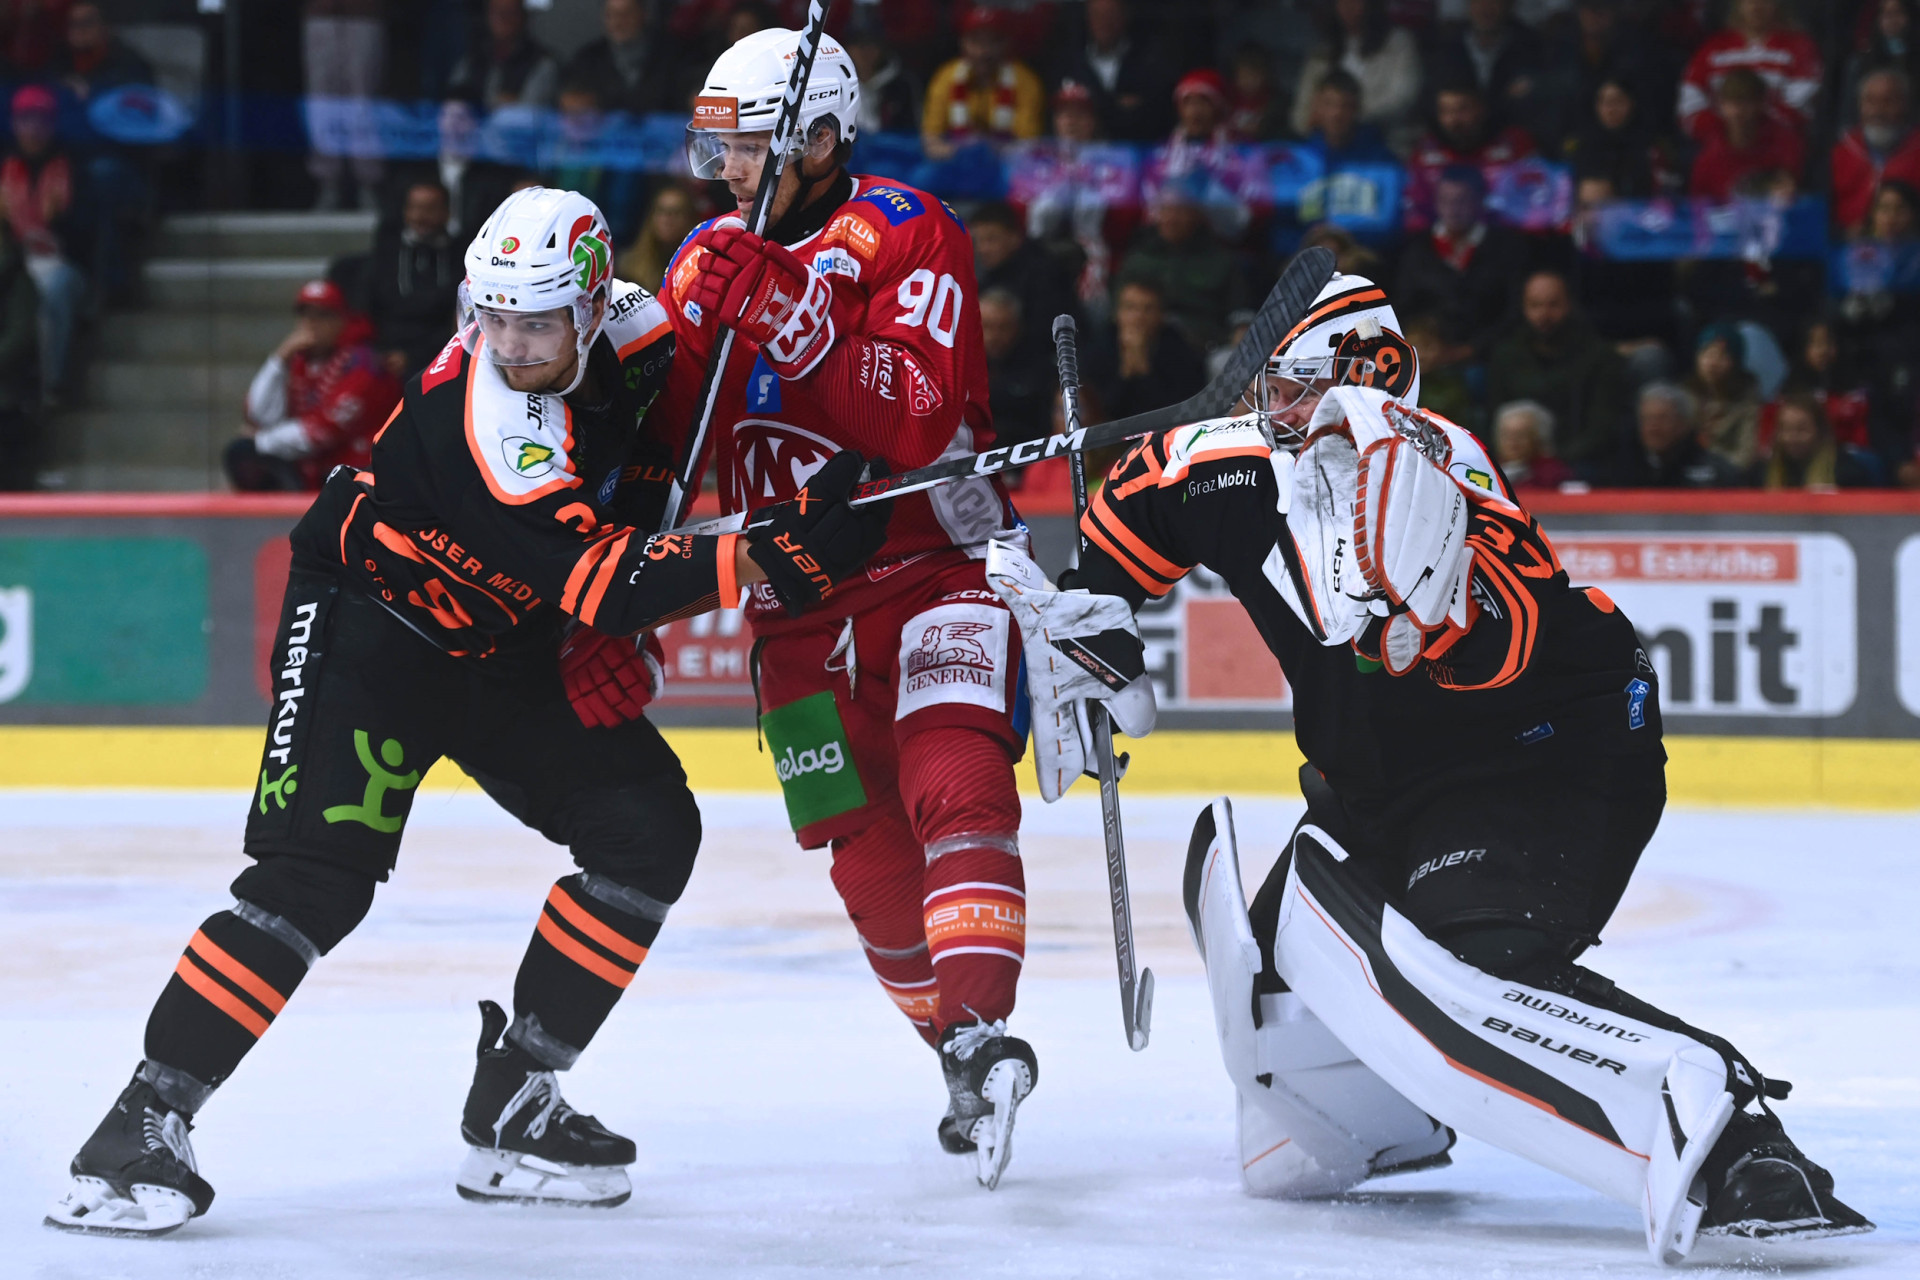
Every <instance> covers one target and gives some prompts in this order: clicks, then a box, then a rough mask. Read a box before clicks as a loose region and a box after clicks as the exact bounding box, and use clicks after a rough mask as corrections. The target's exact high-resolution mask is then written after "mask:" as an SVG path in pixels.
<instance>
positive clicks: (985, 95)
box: [920, 8, 1047, 160]
mask: <svg viewBox="0 0 1920 1280" xmlns="http://www.w3.org/2000/svg"><path fill="white" fill-rule="evenodd" d="M1046 100H1047V95H1046V91H1045V89H1043V88H1042V87H1041V84H1040V77H1039V76H1037V75H1035V74H1034V73H1033V70H1032V68H1030V67H1028V66H1027V65H1026V64H1025V63H1024V62H1021V61H1019V60H1018V59H1015V58H1010V57H1008V56H1007V41H1006V36H1005V35H1004V34H1003V33H1002V32H1001V30H1000V17H999V14H998V13H996V12H995V11H994V10H992V9H987V8H974V9H969V10H968V11H967V16H966V17H965V18H964V19H962V20H961V23H960V56H959V57H957V58H955V59H954V60H953V61H951V62H949V63H947V64H946V65H945V66H943V67H941V68H940V69H939V70H938V71H936V72H934V73H933V83H931V84H929V85H928V86H927V107H926V111H925V112H924V113H923V114H922V115H921V117H920V140H921V144H922V145H923V146H924V147H925V148H926V151H927V154H928V155H929V156H931V157H932V158H933V159H935V160H946V159H949V158H951V157H952V155H953V154H954V152H955V151H957V150H959V148H960V147H961V146H963V145H964V144H966V143H968V142H974V141H982V140H988V141H1006V140H1008V139H1011V138H1037V137H1039V136H1040V132H1041V130H1042V129H1043V128H1044V127H1045V112H1046Z"/></svg>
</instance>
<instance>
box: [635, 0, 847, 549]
mask: <svg viewBox="0 0 1920 1280" xmlns="http://www.w3.org/2000/svg"><path fill="white" fill-rule="evenodd" d="M827 4H828V0H812V3H811V4H810V5H809V6H808V7H807V29H806V30H805V31H804V32H802V33H801V36H800V56H799V57H797V58H795V59H794V61H793V74H792V75H791V76H789V77H788V78H787V95H786V97H784V98H782V99H781V100H780V115H779V116H778V118H776V119H775V120H774V123H773V137H772V138H770V139H769V140H768V141H769V146H768V148H767V159H766V161H765V163H764V164H762V165H761V167H760V187H759V189H758V190H757V191H755V192H754V193H753V208H752V209H751V210H749V212H748V215H747V230H749V231H751V232H753V233H754V234H755V235H761V234H763V233H764V232H765V231H766V229H767V220H768V217H769V216H770V215H771V213H772V212H773V196H774V192H776V191H778V190H779V189H780V175H781V174H783V173H785V172H786V170H787V152H788V151H789V150H790V149H791V148H792V145H793V135H794V132H795V131H796V130H797V129H798V128H799V127H800V102H801V99H803V98H804V97H806V93H807V81H808V80H809V79H810V78H811V77H812V75H813V57H814V54H816V53H817V52H819V49H820V36H821V34H822V33H823V32H824V31H825V30H826V25H827ZM805 142H806V140H805V139H804V138H803V139H801V145H802V146H804V145H805ZM733 337H734V334H733V330H732V329H728V330H726V332H725V333H723V334H722V335H721V337H720V349H719V351H717V352H715V353H714V355H713V358H712V359H710V360H709V361H707V375H706V381H705V382H703V383H702V384H701V385H700V413H699V416H698V417H696V418H695V419H694V424H693V430H692V431H690V432H688V433H687V441H686V444H685V446H683V447H682V449H681V451H680V461H679V465H677V466H676V467H674V469H673V484H672V486H671V487H670V488H669V489H668V490H667V506H666V510H665V511H664V512H662V513H661V518H660V528H661V531H662V532H669V531H672V530H673V529H674V527H675V526H676V525H678V524H679V523H680V522H681V521H682V520H684V519H686V516H687V508H688V507H690V506H692V505H693V477H694V469H695V468H696V467H698V466H699V465H700V455H701V454H702V453H703V452H705V451H706V447H707V431H708V428H709V426H711V424H712V422H713V411H714V408H715V406H716V405H718V404H719V402H720V388H721V387H722V386H724V385H725V383H726V371H727V361H728V358H729V357H731V356H732V355H733Z"/></svg>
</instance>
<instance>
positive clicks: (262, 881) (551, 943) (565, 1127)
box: [47, 188, 887, 1235]
mask: <svg viewBox="0 0 1920 1280" xmlns="http://www.w3.org/2000/svg"><path fill="white" fill-rule="evenodd" d="M611 263H612V248H611V241H610V238H609V235H608V231H607V225H606V222H605V220H604V219H603V218H602V217H601V215H600V211H599V210H598V209H597V208H596V207H594V205H593V204H592V202H591V201H589V200H587V199H586V198H585V197H583V196H580V195H578V194H576V193H573V192H567V191H556V190H547V189H542V188H534V189H532V190H529V191H523V192H518V193H516V194H514V195H513V196H511V197H509V198H508V200H507V201H506V202H505V203H504V204H502V205H501V206H500V208H499V209H497V210H496V211H495V212H494V214H493V215H492V217H491V218H489V219H488V221H487V222H486V223H485V224H484V225H483V226H482V227H481V229H480V232H479V234H478V236H477V237H476V238H475V239H474V242H473V245H472V247H471V248H470V249H469V250H468V252H467V271H468V274H467V278H466V281H465V282H464V284H463V285H462V287H461V295H460V296H461V305H462V315H461V317H460V330H459V333H458V335H457V336H456V337H455V339H454V340H453V341H451V342H450V343H448V345H447V346H446V348H445V349H444V350H443V351H441V353H440V354H439V356H438V357H437V358H436V359H435V360H434V361H433V362H432V363H431V364H430V365H428V366H427V368H426V369H425V370H423V371H422V372H421V373H420V374H419V375H418V376H416V377H415V378H414V379H413V380H412V381H411V382H410V383H409V385H408V386H407V389H406V394H405V396H404V398H403V400H402V402H401V404H400V405H399V406H398V407H397V408H396V409H395V411H394V414H393V416H392V418H390V419H389V420H388V422H387V424H386V426H385V427H383V428H382V430H381V433H380V435H379V436H377V437H376V440H375V444H374V449H373V461H372V468H371V470H369V471H364V472H359V473H357V474H356V473H353V472H350V471H348V470H346V469H345V468H342V469H340V470H338V471H336V472H335V473H334V474H333V475H332V476H331V477H330V478H329V479H328V481H327V483H326V485H325V487H324V488H323V489H322V491H321V492H320V494H319V496H318V497H317V499H316V500H315V501H314V503H313V506H312V507H311V508H310V509H309V510H308V512H307V514H306V515H305V517H304V518H303V519H302V520H301V521H300V522H299V524H298V526H297V527H296V528H295V529H294V531H293V565H292V572H291V575H290V577H289V580H288V583H287V590H286V596H285V599H284V602H283V604H282V607H281V616H280V623H279V634H278V637H277V639H276V641H275V645H274V650H273V659H272V667H271V673H272V677H273V689H274V696H273V709H272V711H271V713H270V717H269V723H268V728H267V741H266V744H265V748H264V752H263V755H262V757H261V761H260V776H259V782H258V787H257V791H256V793H255V795H254V797H253V802H252V805H251V808H250V810H249V812H248V815H247V830H246V844H245V849H246V853H247V855H248V856H249V857H250V858H252V859H253V864H252V865H251V866H249V867H248V868H247V869H246V870H244V871H243V872H241V874H240V876H239V878H238V879H236V880H235V881H234V883H233V893H234V897H235V898H236V901H235V902H234V904H233V906H232V908H231V909H230V910H223V911H219V912H216V913H215V914H214V915H212V916H210V917H209V918H208V919H207V920H206V921H205V922H204V923H203V924H202V925H201V926H200V928H199V929H198V930H197V931H196V932H195V933H194V934H193V937H192V938H191V940H190V941H189V942H188V943H187V947H186V950H185V953H184V954H183V955H182V956H181V957H180V960H179V963H178V964H177V965H176V966H175V968H174V971H173V975H172V976H171V977H170V978H169V979H168V981H167V984H166V987H165V989H164V990H163V991H162V992H161V994H160V998H159V1001H158V1003H157V1004H155V1006H154V1009H153V1013H152V1015H151V1017H150V1018H149V1020H148V1023H147V1030H146V1056H145V1060H144V1061H142V1062H141V1063H140V1065H139V1068H138V1069H137V1070H136V1071H135V1073H134V1076H133V1080H132V1082H131V1083H130V1084H128V1086H127V1087H126V1090H125V1091H124V1092H123V1093H121V1095H120V1097H119V1099H118V1100H117V1101H116V1102H115V1103H114V1106H113V1108H112V1109H111V1110H110V1111H109V1112H108V1114H107V1116H106V1118H105V1119H104V1120H102V1121H101V1123H100V1126H99V1128H98V1129H97V1130H96V1131H95V1132H94V1134H93V1136H92V1137H91V1138H89V1139H88V1140H87V1142H86V1144H85V1145H84V1146H83V1147H82V1148H81V1149H80V1153H79V1154H78V1155H77V1156H76V1157H75V1158H74V1161H73V1166H72V1175H73V1183H72V1186H71V1187H70V1189H69V1190H68V1193H67V1194H66V1196H65V1197H64V1198H63V1199H62V1200H61V1201H60V1202H59V1203H58V1204H57V1205H56V1206H55V1207H54V1209H53V1210H52V1212H51V1213H50V1214H49V1215H48V1218H47V1221H48V1222H49V1223H50V1224H51V1225H53V1226H56V1227H64V1228H69V1229H73V1230H80V1231H91V1232H101V1233H109V1234H123V1235H124V1234H138V1235H152V1234H158V1233H161V1232H164V1231H170V1230H173V1229H175V1228H177V1227H179V1226H181V1225H182V1224H184V1223H185V1222H186V1221H187V1220H188V1219H189V1218H190V1217H192V1216H194V1215H197V1214H200V1213H204V1212H205V1211H206V1210H207V1207H208V1205H209V1204H210V1203H211V1202H212V1200H213V1189H212V1187H211V1186H209V1185H208V1184H207V1182H206V1181H205V1180H204V1179H202V1178H201V1177H200V1176H199V1173H198V1172H197V1170H196V1168H195V1164H194V1157H193V1150H192V1146H191V1144H190V1142H189V1140H188V1130H189V1128H190V1126H191V1121H192V1119H193V1117H194V1116H195V1115H196V1114H197V1113H198V1112H199V1111H200V1110H201V1108H202V1107H203V1106H204V1105H205V1104H206V1102H207V1099H208V1098H209V1097H210V1096H211V1094H212V1093H213V1091H214V1090H215V1089H216V1088H217V1087H218V1086H219V1085H220V1084H221V1083H222V1082H224V1081H225V1080H226V1079H227V1077H228V1076H229V1075H230V1074H231V1073H232V1072H233V1070H234V1068H235V1067H236V1066H237V1065H238V1064H239V1062H240V1060H241V1058H242V1057H244V1056H245V1054H246V1052H247V1051H248V1050H249V1049H250V1048H252V1047H253V1044H254V1043H255V1042H256V1041H257V1040H258V1039H259V1038H260V1036H261V1035H262V1034H264V1033H265V1031H266V1030H267V1028H268V1026H269V1025H271V1024H272V1022H273V1020H274V1019H275V1018H276V1017H278V1016H279V1015H280V1013H281V1011H282V1009H283V1008H284V1007H285V1005H286V1002H287V1000H288V999H289V998H290V997H291V996H292V994H293V992H294V989H295V988H296V987H297V986H298V985H299V984H300V981H301V979H302V978H303V977H305V975H306V973H307V970H308V969H309V968H311V967H312V965H313V964H314V963H315V962H316V961H317V960H318V959H319V957H321V956H323V955H325V954H327V953H328V952H329V951H331V950H332V949H333V948H334V946H335V945H337V944H338V943H339V942H340V941H341V939H343V938H345V937H346V935H347V934H348V933H349V932H351V931H352V929H353V928H354V926H355V925H357V924H358V923H359V922H360V920H361V918H362V917H363V916H364V915H365V914H366V912H367V909H368V907H369V906H370V905H371V903H372V901H373V896H374V887H375V885H376V884H377V883H379V882H380V881H383V880H385V879H386V878H387V875H388V873H389V872H390V871H391V870H392V868H393V865H394V860H395V857H396V855H397V853H398V851H399V846H400V839H401V833H402V831H403V829H404V828H405V826H406V822H407V815H408V812H409V811H410V809H411V807H412V803H413V797H414V795H415V794H416V792H417V789H418V787H419V785H420V781H421V779H422V778H423V777H424V776H425V775H426V772H427V770H428V769H429V768H430V767H432V765H433V764H434V762H435V761H437V760H439V759H441V758H442V757H447V758H450V759H452V760H454V761H455V762H456V763H457V764H458V765H459V766H460V767H461V768H462V769H463V770H465V771H466V772H467V773H468V774H470V775H471V776H472V777H473V778H474V780H475V781H476V782H478V783H479V785H480V786H481V787H482V788H483V789H484V790H485V791H486V792H487V794H488V795H490V796H492V797H493V798H494V800H495V801H497V802H498V803H499V804H500V805H501V807H502V808H504V809H506V810H507V811H508V812H510V813H512V814H513V815H514V816H515V817H517V818H519V819H520V820H521V821H522V822H524V823H526V824H527V825H528V826H530V827H532V828H534V829H535V830H537V831H539V832H540V833H541V834H542V835H545V836H546V837H547V838H548V839H550V840H552V841H554V842H556V843H559V844H564V845H567V846H568V847H569V848H570V850H571V851H572V854H573V858H574V861H575V862H576V863H577V865H578V867H579V870H578V871H577V872H576V873H574V874H572V875H568V876H566V877H564V878H562V879H561V880H560V881H559V882H558V883H556V884H555V885H554V886H553V888H552V891H551V892H550V893H549V894H548V895H547V899H546V902H545V903H544V904H543V906H542V909H541V911H540V914H539V917H538V919H537V922H536V927H535V930H534V933H533V937H532V939H531V941H530V942H529V944H528V947H527V952H526V956H525V958H524V959H523V960H522V962H521V965H520V970H519V974H518V976H517V977H516V979H515V982H514V992H513V1017H512V1019H511V1021H509V1019H508V1017H507V1014H506V1013H505V1011H504V1010H502V1009H501V1008H500V1007H499V1006H498V1005H496V1004H494V1003H493V1002H491V1001H486V1002H483V1003H482V1005H481V1010H482V1029H481V1039H480V1044H479V1053H478V1061H477V1064H476V1068H475V1074H474V1081H473V1087H472V1090H471V1091H470V1093H469V1094H468V1097H467V1102H466V1106H465V1109H464V1112H463V1115H462V1118H461V1124H460V1132H461V1136H462V1137H463V1138H464V1139H465V1140H466V1142H467V1143H468V1145H469V1147H470V1148H471V1150H470V1152H469V1154H468V1156H467V1159H466V1163H465V1164H464V1165H463V1166H462V1167H461V1170H460V1173H459V1175H458V1178H457V1186H458V1189H459V1191H460V1194H462V1195H463V1196H466V1197H468V1198H470V1199H478V1200H520V1201H538V1202H559V1203H572V1204H592V1205H612V1204H618V1203H620V1202H621V1201H623V1200H625V1199H626V1198H627V1196H628V1195H629V1194H630V1187H629V1182H628V1178H627V1173H626V1168H625V1166H626V1165H628V1164H630V1163H631V1162H632V1161H633V1159H634V1155H635V1152H634V1144H633V1143H632V1142H631V1141H629V1140H628V1139H626V1138H624V1137H621V1136H619V1135H618V1134H615V1133H612V1132H610V1131H609V1130H607V1129H606V1128H605V1127H604V1126H603V1125H601V1124H600V1123H599V1122H598V1121H596V1120H595V1119H594V1118H593V1117H592V1116H588V1115H583V1114H581V1113H579V1112H577V1111H575V1110H573V1109H572V1108H571V1107H570V1106H568V1105H567V1103H566V1101H565V1100H564V1099H563V1098H562V1097H561V1095H560V1090H559V1086H558V1083H557V1081H556V1079H555V1075H554V1073H555V1072H557V1071H564V1070H566V1069H567V1068H569V1067H571V1066H572V1065H573V1064H574V1061H575V1060H576V1059H577V1058H578V1057H579V1056H580V1053H581V1051H582V1050H583V1049H585V1048H586V1046H587V1044H588V1042H589V1041H590V1040H591V1039H592V1038H593V1035H594V1033H595V1032H596V1031H597V1030H598V1029H599V1027H600V1025H601V1023H602V1022H603V1021H604V1020H605V1019H606V1017H607V1015H608V1014H609V1013H610V1012H611V1011H612V1009H613V1006H614V1003H615V1002H616V1001H617V1000H618V999H619V997H620V994H621V992H622V991H623V990H625V988H626V987H627V985H628V984H629V983H630V982H631V981H632V980H633V976H634V973H635V971H636V970H637V969H638V968H639V966H640V963H641V962H642V961H643V960H644V959H645V958H646V955H647V949H648V947H650V946H651V945H652V944H653V942H654V939H655V936H656V935H657V934H658V933H659V931H660V927H661V924H662V922H663V921H664V920H665V919H666V917H667V912H668V909H669V908H670V907H671V906H672V904H673V903H674V902H675V900H677V899H678V898H679V896H680V893H681V890H682V889H683V888H684V887H685V885H686V883H687V878H688V876H689V874H690V873H691V871H692V868H693V861H694V855H695V853H696V851H697V849H698V847H699V843H700V814H699V810H698V808H697V806H696V805H695V803H694V799H693V795H692V793H691V792H690V791H689V790H688V788H687V779H686V775H685V773H684V772H683V770H682V769H681V767H680V763H679V761H678V759H676V757H675V756H674V753H673V751H672V749H671V748H670V747H669V746H668V745H667V743H666V741H665V740H664V739H663V738H662V737H661V736H660V734H659V732H658V731H657V730H655V729H654V728H653V726H652V725H651V724H649V723H648V722H647V721H646V719H645V718H644V717H643V714H642V713H643V710H644V708H645V707H646V705H647V703H648V701H649V700H650V699H651V698H652V696H653V695H654V694H655V693H656V692H657V691H658V683H659V674H660V673H659V668H658V663H657V660H656V659H655V657H654V656H653V654H651V653H650V652H649V651H648V647H647V646H646V644H645V643H644V642H643V640H642V639H641V638H640V637H641V636H642V634H643V633H645V631H646V629H647V628H650V627H652V626H655V625H657V624H659V623H662V622H665V621H668V620H670V619H673V618H679V617H685V616H689V615H691V614H696V613H700V612H704V611H706V610H708V609H712V608H714V607H716V606H717V605H720V604H727V605H729V606H731V605H733V604H734V603H736V602H737V601H738V599H739V595H740V589H741V587H742V586H743V585H745V584H747V583H749V582H756V581H760V580H762V579H764V580H766V581H767V582H768V584H769V586H770V587H771V588H772V590H773V591H774V592H775V593H776V595H778V597H779V598H780V599H781V600H782V602H783V603H785V604H786V605H787V606H788V607H789V608H790V609H792V610H795V611H800V610H804V609H806V608H808V607H810V606H812V605H814V604H817V603H819V601H820V600H821V599H822V598H823V597H824V596H826V595H827V594H829V593H830V592H831V591H832V586H833V583H834V582H837V581H839V580H840V579H841V578H843V577H845V576H846V575H847V574H849V573H852V572H853V571H854V570H855V569H857V568H858V567H859V566H860V565H861V564H862V563H863V562H864V561H865V560H866V559H867V557H868V556H869V555H871V554H872V552H873V551H874V550H875V549H877V548H878V547H879V546H880V544H881V542H882V541H883V539H884V536H885V530H886V522H887V513H886V512H885V511H874V510H873V509H872V508H863V509H861V510H860V511H855V510H854V509H853V508H851V507H849V506H847V505H846V503H845V501H844V498H845V495H846V491H847V489H848V488H849V487H850V486H851V485H852V484H853V483H854V482H855V481H856V480H857V479H859V477H860V474H861V472H862V470H863V467H864V463H863V460H862V459H861V458H860V457H859V456H858V455H857V454H851V453H848V454H841V455H839V456H837V457H836V458H834V459H832V460H831V461H829V462H828V463H827V464H826V466H825V467H823V468H822V469H821V470H820V471H819V472H818V473H816V475H815V476H814V477H813V478H812V479H811V480H810V482H809V484H808V486H807V487H806V488H805V489H803V490H802V492H801V496H800V498H797V499H796V500H795V501H793V502H791V503H788V504H785V505H783V506H780V507H777V508H774V509H772V510H771V511H770V512H768V513H766V515H767V522H766V523H763V524H761V525H760V526H759V527H757V528H756V529H755V530H754V532H753V533H752V534H751V535H739V534H725V535H712V536H709V535H703V536H693V535H688V534H656V533H654V532H653V530H654V529H655V528H657V525H658V521H659V519H660V512H661V510H662V508H663V506H664V501H665V496H664V495H665V488H666V481H667V479H668V476H669V468H670V465H671V463H670V459H671V456H672V449H673V446H674V437H675V432H674V431H670V430H667V429H666V428H664V427H662V426H661V425H660V424H657V423H654V422H651V421H649V420H648V419H647V413H648V409H649V406H650V405H651V404H652V402H653V398H654V396H655V394H656V393H657V392H658V391H659V389H660V388H661V386H662V385H664V383H665V381H666V377H667V370H668V366H669V364H670V362H671V361H672V359H673V350H674V340H673V337H672V330H671V328H670V326H669V324H668V322H667V317H666V314H665V312H664V311H663V310H662V309H661V307H660V305H659V304H658V303H657V302H656V301H655V300H654V299H653V297H652V295H650V294H648V293H647V292H646V290H644V289H641V288H639V287H637V286H635V285H632V284H627V283H624V282H621V281H618V280H615V279H613V277H612V271H611ZM681 429H682V430H683V429H684V424H681Z"/></svg>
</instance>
